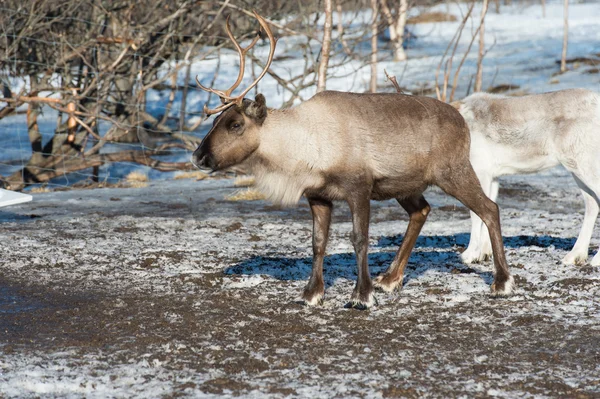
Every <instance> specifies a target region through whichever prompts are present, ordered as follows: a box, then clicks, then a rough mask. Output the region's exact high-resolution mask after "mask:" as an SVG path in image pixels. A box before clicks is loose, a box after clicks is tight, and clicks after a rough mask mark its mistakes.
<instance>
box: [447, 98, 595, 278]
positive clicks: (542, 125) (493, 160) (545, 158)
mask: <svg viewBox="0 0 600 399" xmlns="http://www.w3.org/2000/svg"><path fill="white" fill-rule="evenodd" d="M452 104H453V105H454V106H455V107H456V108H457V109H458V110H459V112H460V113H461V114H462V116H463V117H464V118H465V120H466V121H467V124H468V125H469V128H470V131H471V163H472V165H473V168H474V170H475V173H476V174H477V176H478V177H479V181H480V182H481V186H482V187H483V190H484V192H485V194H486V195H487V196H488V197H490V198H491V199H492V200H493V201H495V200H496V197H497V196H498V189H499V184H498V177H499V176H502V175H511V174H518V173H535V172H540V171H542V170H545V169H548V168H551V167H554V166H556V165H563V166H564V167H565V169H567V170H568V171H569V172H571V174H572V175H573V177H574V178H575V182H576V183H577V186H579V188H580V189H581V194H582V195H583V200H584V203H585V216H584V219H583V225H582V226H581V232H580V233H579V236H578V237H577V241H576V242H575V246H574V247H573V249H572V250H571V251H570V252H569V253H568V254H567V255H566V256H565V257H564V258H563V260H562V262H563V264H567V265H570V264H582V263H585V262H586V261H587V259H588V249H589V245H590V239H591V238H592V233H593V231H594V223H595V221H596V218H597V217H598V210H599V205H600V96H599V95H598V94H596V93H594V92H591V91H588V90H583V89H573V90H561V91H556V92H552V93H545V94H535V95H530V96H524V97H512V98H511V97H505V96H501V95H497V94H496V95H494V94H488V93H477V94H473V95H471V96H469V97H467V98H465V99H464V100H462V101H457V102H455V103H452ZM471 221H472V227H471V239H470V241H469V246H468V247H467V250H466V251H465V252H463V253H462V255H461V256H462V258H463V261H465V262H466V263H475V262H480V261H483V260H485V259H487V258H488V257H489V256H490V255H491V253H492V247H491V243H490V237H489V235H488V234H487V231H486V230H485V227H484V226H483V223H481V220H480V219H479V218H478V217H477V216H476V215H474V214H473V213H471ZM591 264H592V265H593V266H600V252H598V253H597V254H596V255H595V256H594V257H593V259H592V261H591Z"/></svg>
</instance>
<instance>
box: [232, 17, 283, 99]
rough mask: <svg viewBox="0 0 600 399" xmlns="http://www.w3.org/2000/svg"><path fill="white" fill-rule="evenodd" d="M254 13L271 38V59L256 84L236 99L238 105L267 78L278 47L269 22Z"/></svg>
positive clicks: (253, 83)
mask: <svg viewBox="0 0 600 399" xmlns="http://www.w3.org/2000/svg"><path fill="white" fill-rule="evenodd" d="M252 12H253V13H254V16H255V17H256V19H258V23H259V24H260V26H261V27H262V28H263V29H264V31H265V33H266V34H267V36H268V37H269V58H268V60H267V63H266V64H265V67H264V69H263V71H262V72H261V73H260V75H258V77H257V78H256V80H254V82H252V84H251V85H250V86H248V88H246V90H244V91H243V92H242V93H241V94H240V95H239V96H237V97H236V99H235V101H236V102H237V103H238V104H239V103H241V101H242V100H243V99H244V96H245V95H246V94H248V92H249V91H250V90H252V88H253V87H254V86H256V85H257V84H258V82H259V81H260V80H261V79H262V78H263V76H265V74H266V73H267V71H268V70H269V67H270V66H271V63H272V62H273V56H274V55H275V46H276V45H277V39H275V37H274V36H273V32H271V28H269V24H267V21H265V19H264V18H263V17H261V16H260V15H258V13H257V12H256V11H252Z"/></svg>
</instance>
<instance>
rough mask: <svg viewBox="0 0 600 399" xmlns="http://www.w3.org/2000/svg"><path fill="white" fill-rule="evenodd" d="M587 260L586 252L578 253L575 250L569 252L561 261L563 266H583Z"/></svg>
mask: <svg viewBox="0 0 600 399" xmlns="http://www.w3.org/2000/svg"><path fill="white" fill-rule="evenodd" d="M587 259H588V254H587V252H585V253H578V252H575V250H573V251H571V252H569V253H568V254H567V256H565V257H564V258H563V260H562V264H563V265H569V266H570V265H584V264H585V262H586V261H587Z"/></svg>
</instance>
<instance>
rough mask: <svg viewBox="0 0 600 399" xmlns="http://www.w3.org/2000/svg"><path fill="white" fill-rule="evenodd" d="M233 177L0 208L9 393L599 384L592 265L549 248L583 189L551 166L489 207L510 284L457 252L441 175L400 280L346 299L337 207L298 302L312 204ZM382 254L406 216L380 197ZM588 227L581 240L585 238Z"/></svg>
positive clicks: (498, 392)
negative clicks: (315, 295) (492, 290)
mask: <svg viewBox="0 0 600 399" xmlns="http://www.w3.org/2000/svg"><path fill="white" fill-rule="evenodd" d="M236 189H237V188H234V187H232V185H231V181H229V180H218V181H201V182H195V181H187V182H186V181H175V182H155V183H152V184H151V186H150V187H148V188H140V189H100V190H90V191H70V192H55V193H46V194H38V195H35V197H34V201H33V202H31V203H29V204H23V205H19V206H14V207H10V208H4V209H3V210H2V211H1V212H0V242H2V247H3V248H2V257H1V258H0V293H1V295H0V315H1V317H0V351H1V352H2V357H1V358H0V392H2V393H3V395H4V396H5V397H38V396H43V397H47V396H52V397H81V396H86V397H107V396H110V397H157V398H158V397H175V396H179V395H183V396H197V397H217V396H219V397H221V396H225V397H231V396H242V397H274V398H275V397H283V396H288V397H322V398H330V397H490V396H498V397H536V398H540V397H581V398H587V397H598V396H599V395H600V346H599V345H598V336H599V334H600V302H598V300H597V298H598V297H599V296H600V270H599V269H600V268H598V267H590V266H580V267H567V266H562V265H561V264H560V262H559V261H560V259H561V258H562V257H563V256H564V255H565V254H566V252H567V251H568V250H569V249H570V247H571V246H572V244H573V243H574V241H575V237H576V235H577V233H578V229H579V227H580V223H581V220H582V211H583V209H582V208H583V207H582V201H581V198H579V197H578V190H577V188H576V186H575V184H574V183H573V182H572V181H571V178H570V177H569V176H568V175H567V174H566V173H565V172H563V171H562V170H560V169H557V170H553V171H551V172H548V173H545V174H543V175H541V176H538V177H527V178H523V177H519V178H516V177H515V178H510V179H506V184H504V185H503V189H502V190H501V195H500V200H499V203H500V205H501V209H502V214H501V216H502V222H503V234H504V238H505V240H504V241H505V245H506V249H507V255H508V260H509V262H510V264H511V266H512V272H513V273H514V275H515V277H516V281H517V283H518V290H517V293H516V295H514V296H512V297H510V298H503V299H493V298H491V297H490V296H489V295H488V291H489V285H490V283H491V280H492V275H491V270H492V265H491V264H490V263H485V264H482V265H476V266H472V267H468V266H466V265H464V264H462V263H461V262H460V259H459V257H458V253H459V251H460V250H461V249H462V248H463V247H464V246H465V244H466V243H467V240H468V235H467V232H468V230H469V226H470V225H469V219H468V212H467V211H466V209H465V208H463V207H462V206H460V205H459V204H457V203H456V202H455V201H454V200H452V199H450V198H449V197H447V196H445V195H443V194H442V193H440V192H439V191H437V190H434V189H432V190H429V192H428V193H426V197H427V198H428V200H429V201H430V202H431V204H432V205H433V207H434V209H433V212H432V214H431V216H430V219H429V220H428V223H427V224H426V225H425V228H424V230H423V233H422V236H421V237H420V239H419V241H418V243H417V248H416V250H415V252H414V254H413V255H412V257H411V260H410V264H409V266H408V270H407V275H406V279H405V283H404V288H403V290H402V291H400V292H396V293H393V294H386V293H381V292H379V293H378V294H377V299H378V300H379V306H377V307H376V308H374V309H373V310H371V311H368V312H360V311H356V310H347V309H344V308H343V304H344V303H345V302H346V301H347V300H348V298H349V296H350V293H351V290H352V287H353V284H354V282H355V278H356V267H355V263H354V255H353V253H352V250H351V245H350V242H349V239H348V235H349V232H350V218H349V213H348V209H347V207H346V206H345V205H343V204H340V206H338V207H337V211H336V213H335V217H334V227H333V230H332V237H331V241H330V245H329V247H328V253H329V255H328V257H327V258H326V262H325V276H326V284H327V293H326V301H325V303H324V305H323V306H321V307H318V308H306V307H303V306H301V305H299V304H298V303H296V300H297V298H298V296H299V294H300V292H301V290H302V287H303V285H304V284H305V282H306V281H307V279H308V275H309V272H310V257H311V253H310V234H311V232H310V226H311V222H310V214H309V209H308V207H307V205H306V204H305V203H304V202H303V203H301V204H300V205H299V206H298V207H297V208H292V209H279V208H275V207H273V206H272V205H270V204H268V203H265V202H260V201H258V202H232V201H227V200H225V199H224V197H225V196H226V195H227V194H230V193H231V192H232V191H234V190H236ZM373 204H374V208H373V212H372V224H371V248H370V255H369V261H370V265H371V272H372V274H373V275H376V274H377V273H379V272H381V271H382V270H384V269H385V268H386V267H387V265H388V264H389V263H390V261H391V260H392V258H393V254H394V251H395V249H396V248H397V245H398V243H399V242H400V241H401V236H402V234H403V231H404V229H405V227H406V223H407V218H406V216H405V215H404V212H403V211H402V210H401V208H400V207H399V206H398V205H397V204H395V203H393V202H379V203H373ZM598 233H599V231H598V229H597V230H596V233H595V236H594V239H593V243H594V244H596V246H594V248H593V249H594V250H596V249H597V244H598V241H599V240H600V236H599V234H598Z"/></svg>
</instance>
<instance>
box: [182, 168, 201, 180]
mask: <svg viewBox="0 0 600 399" xmlns="http://www.w3.org/2000/svg"><path fill="white" fill-rule="evenodd" d="M207 177H208V175H207V174H206V173H204V172H201V171H199V170H194V171H191V172H182V173H179V174H178V175H177V176H175V180H181V179H196V180H204V179H206V178H207Z"/></svg>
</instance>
